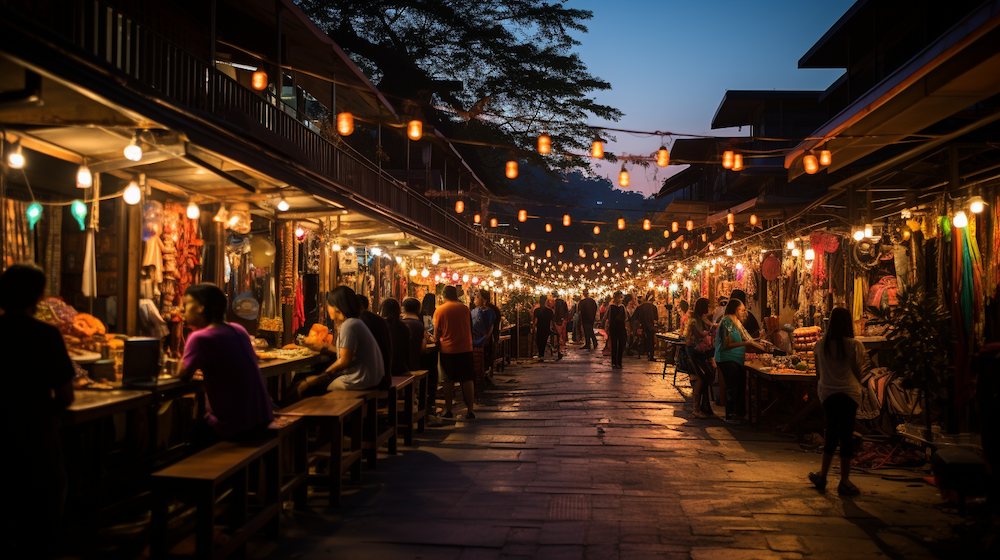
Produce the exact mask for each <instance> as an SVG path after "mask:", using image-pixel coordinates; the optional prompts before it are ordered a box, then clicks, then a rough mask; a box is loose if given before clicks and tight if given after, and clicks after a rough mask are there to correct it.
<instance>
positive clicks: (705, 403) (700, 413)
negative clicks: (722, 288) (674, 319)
mask: <svg viewBox="0 0 1000 560" xmlns="http://www.w3.org/2000/svg"><path fill="white" fill-rule="evenodd" d="M713 326H714V325H713V324H712V319H711V317H710V316H709V308H708V298H699V299H698V301H696V302H695V304H694V314H693V316H692V317H691V318H690V319H688V322H687V333H686V335H685V338H686V342H687V344H685V346H684V350H685V351H686V352H687V354H688V358H689V359H690V361H691V365H692V369H693V371H692V372H691V373H692V374H693V375H692V376H691V393H692V395H691V397H692V398H691V400H692V404H693V405H694V416H695V418H715V413H713V412H712V403H711V400H710V399H709V397H708V388H709V387H711V386H712V383H713V382H714V381H715V364H713V363H712V361H711V360H712V357H713V355H714V354H715V346H714V341H713V339H712V327H713Z"/></svg>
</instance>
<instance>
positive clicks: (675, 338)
mask: <svg viewBox="0 0 1000 560" xmlns="http://www.w3.org/2000/svg"><path fill="white" fill-rule="evenodd" d="M656 339H657V340H660V341H663V342H665V343H666V344H667V345H668V347H671V346H672V347H674V349H675V351H683V349H684V344H685V341H684V337H682V336H681V334H680V333H676V332H658V333H656ZM669 363H670V359H669V356H668V355H664V356H663V374H662V375H663V377H664V378H666V377H667V364H669ZM688 373H689V372H688ZM674 384H675V385H676V384H677V360H676V358H675V359H674Z"/></svg>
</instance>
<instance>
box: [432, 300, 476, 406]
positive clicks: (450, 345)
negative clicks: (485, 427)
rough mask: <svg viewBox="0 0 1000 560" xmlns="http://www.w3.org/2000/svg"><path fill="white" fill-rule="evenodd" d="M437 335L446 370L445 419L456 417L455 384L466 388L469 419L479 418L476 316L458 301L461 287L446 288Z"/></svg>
mask: <svg viewBox="0 0 1000 560" xmlns="http://www.w3.org/2000/svg"><path fill="white" fill-rule="evenodd" d="M434 334H435V337H436V338H437V342H438V346H439V348H440V361H441V371H442V373H444V415H443V417H444V418H454V415H453V414H452V412H451V405H452V401H454V400H455V383H458V384H459V385H460V386H461V388H462V398H464V399H465V406H466V408H467V409H468V412H467V413H466V415H465V418H466V419H467V420H473V419H475V417H476V414H475V412H474V411H473V409H474V408H475V391H476V388H475V385H474V383H473V379H474V378H475V364H474V362H473V358H472V316H471V315H470V313H469V308H468V307H466V306H465V305H463V304H462V303H461V302H459V301H458V289H457V288H456V287H455V286H447V287H446V288H445V289H444V305H442V306H441V307H438V308H437V310H436V311H435V312H434Z"/></svg>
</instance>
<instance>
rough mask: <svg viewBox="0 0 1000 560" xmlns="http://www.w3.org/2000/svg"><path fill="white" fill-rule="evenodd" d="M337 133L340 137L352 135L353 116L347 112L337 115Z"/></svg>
mask: <svg viewBox="0 0 1000 560" xmlns="http://www.w3.org/2000/svg"><path fill="white" fill-rule="evenodd" d="M337 132H339V133H340V135H341V136H350V135H351V134H354V115H352V114H350V113H347V112H343V113H340V114H339V115H337Z"/></svg>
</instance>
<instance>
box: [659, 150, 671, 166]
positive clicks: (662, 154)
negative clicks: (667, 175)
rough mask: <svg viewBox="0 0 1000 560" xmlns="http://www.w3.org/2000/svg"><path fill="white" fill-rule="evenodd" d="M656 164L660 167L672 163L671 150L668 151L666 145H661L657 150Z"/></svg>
mask: <svg viewBox="0 0 1000 560" xmlns="http://www.w3.org/2000/svg"><path fill="white" fill-rule="evenodd" d="M656 165H658V166H660V167H666V166H668V165H670V152H668V151H667V148H666V146H660V149H659V150H657V151H656Z"/></svg>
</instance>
